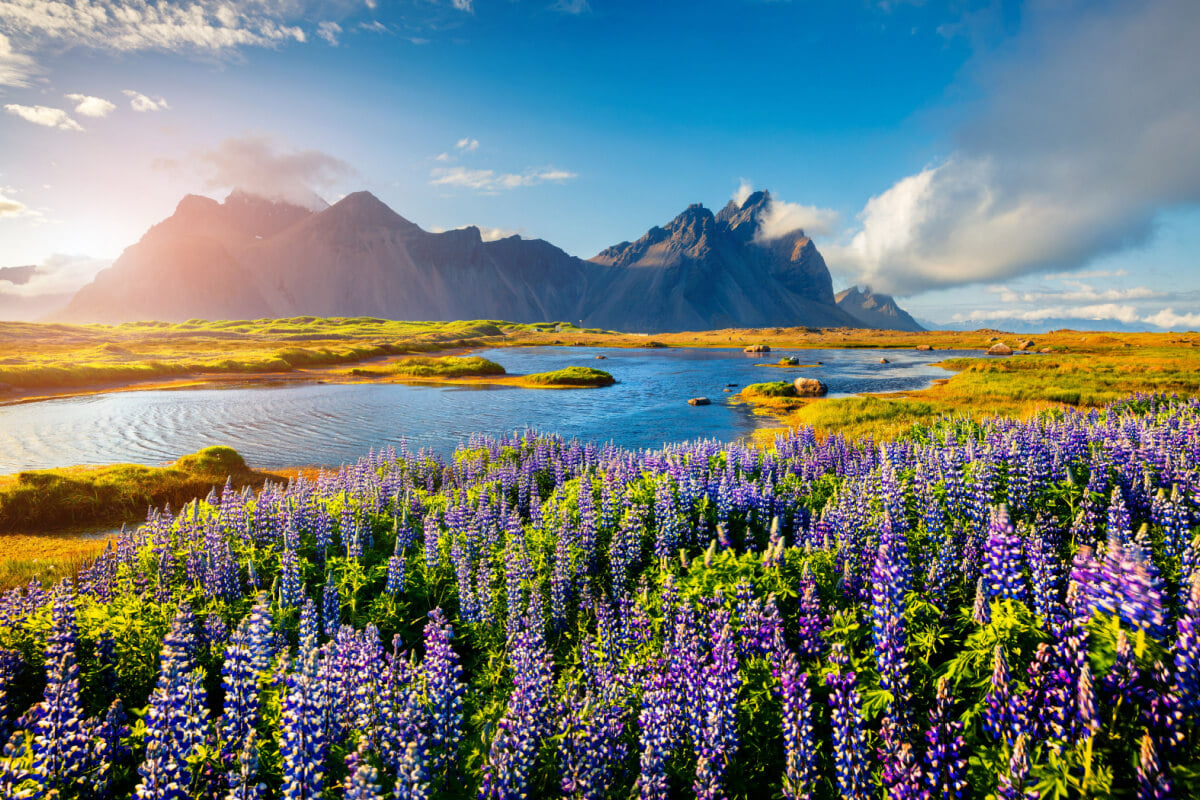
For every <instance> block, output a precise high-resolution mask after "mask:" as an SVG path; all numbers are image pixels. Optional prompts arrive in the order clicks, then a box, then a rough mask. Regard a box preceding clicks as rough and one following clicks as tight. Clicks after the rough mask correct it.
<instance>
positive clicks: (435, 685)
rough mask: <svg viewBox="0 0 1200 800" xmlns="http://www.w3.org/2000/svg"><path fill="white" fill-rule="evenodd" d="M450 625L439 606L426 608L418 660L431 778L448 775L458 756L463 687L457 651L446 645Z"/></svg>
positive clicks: (451, 629) (439, 778) (440, 778)
mask: <svg viewBox="0 0 1200 800" xmlns="http://www.w3.org/2000/svg"><path fill="white" fill-rule="evenodd" d="M453 638H454V629H453V628H451V627H450V623H449V622H447V620H446V617H445V615H444V614H443V613H442V610H441V609H440V608H435V609H434V610H433V611H430V612H429V621H428V622H426V623H425V660H424V661H422V662H421V673H422V679H423V681H424V684H425V696H426V698H427V702H428V703H429V713H428V717H427V718H426V719H427V724H428V726H429V727H428V730H426V731H425V736H426V741H427V742H428V745H427V746H428V748H429V750H428V752H429V763H428V768H429V774H430V777H431V779H432V780H442V779H445V778H446V777H448V776H449V774H450V772H451V771H452V770H453V769H454V768H455V765H456V763H457V760H458V745H459V742H461V741H462V703H463V701H462V698H463V692H464V691H465V687H464V686H463V682H462V667H460V666H459V662H458V654H457V653H455V652H454V648H453V647H451V646H450V640H451V639H453Z"/></svg>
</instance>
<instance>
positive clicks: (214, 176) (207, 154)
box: [155, 134, 355, 207]
mask: <svg viewBox="0 0 1200 800" xmlns="http://www.w3.org/2000/svg"><path fill="white" fill-rule="evenodd" d="M185 164H186V165H189V166H190V167H191V168H192V169H195V170H196V171H198V173H199V177H200V179H201V180H202V181H203V182H204V185H205V187H206V188H208V189H230V188H241V189H243V190H245V191H247V192H250V193H252V194H257V195H260V196H262V197H266V198H268V199H272V200H283V201H286V202H290V203H295V204H297V205H303V206H306V207H321V206H322V204H323V201H321V199H320V197H318V196H317V194H316V193H317V192H318V191H322V190H327V189H329V188H330V187H333V186H334V185H335V184H337V183H338V182H339V181H341V180H343V179H345V178H348V177H350V176H352V175H354V174H355V173H354V168H353V167H351V166H350V165H349V164H347V163H346V162H345V161H342V160H341V159H340V158H337V157H335V156H332V155H330V154H328V153H325V152H322V151H320V150H293V149H288V148H287V147H286V146H285V145H282V144H281V143H279V142H277V141H276V140H275V139H272V138H271V137H269V136H262V135H258V134H248V135H245V136H240V137H233V138H229V139H225V140H224V141H223V142H221V143H220V144H219V145H217V146H216V147H214V148H211V149H208V150H202V151H200V152H198V153H194V154H192V155H191V157H190V158H188V159H186V161H184V162H180V161H175V160H168V159H159V160H158V161H157V162H155V167H157V168H158V169H162V170H165V171H170V172H182V171H184V170H185V169H186V167H185V166H184V165H185Z"/></svg>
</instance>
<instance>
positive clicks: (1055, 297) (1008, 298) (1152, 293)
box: [988, 282, 1167, 303]
mask: <svg viewBox="0 0 1200 800" xmlns="http://www.w3.org/2000/svg"><path fill="white" fill-rule="evenodd" d="M1070 283H1074V285H1075V286H1076V288H1074V289H1067V290H1064V291H1058V292H1018V291H1014V290H1012V289H1010V288H1008V287H1005V286H989V287H988V291H989V292H991V293H993V294H998V295H1000V299H1001V300H1002V301H1003V302H1005V303H1046V302H1050V303H1101V302H1121V301H1129V300H1154V299H1161V298H1163V297H1166V296H1167V293H1166V292H1161V291H1158V290H1156V289H1151V288H1150V287H1148V286H1133V287H1129V288H1126V289H1096V288H1094V287H1092V286H1089V285H1087V284H1086V283H1076V282H1070Z"/></svg>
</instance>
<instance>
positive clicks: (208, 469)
mask: <svg viewBox="0 0 1200 800" xmlns="http://www.w3.org/2000/svg"><path fill="white" fill-rule="evenodd" d="M268 477H269V476H268V475H265V474H263V473H257V472H253V471H252V470H250V468H249V467H247V466H246V462H245V461H243V460H242V457H241V456H240V455H239V454H238V453H237V452H236V451H235V450H233V449H232V448H229V447H207V448H205V449H203V450H201V451H199V452H198V453H194V454H192V455H189V456H184V457H183V458H181V459H179V460H178V461H176V462H175V463H174V464H172V465H171V466H168V467H146V466H141V465H139V464H115V465H112V466H107V467H68V468H65V469H48V470H31V471H27V472H20V473H17V474H16V475H15V476H8V477H5V478H2V479H0V531H14V530H16V531H29V530H32V531H52V530H57V529H60V528H65V527H70V526H79V525H120V524H121V523H122V522H125V521H127V520H130V519H137V518H139V517H140V516H142V515H144V514H145V513H146V510H147V509H148V508H149V507H150V506H157V507H163V506H165V505H166V504H168V503H170V504H171V505H172V506H173V507H175V508H179V507H180V506H182V505H183V504H184V503H186V502H187V501H189V500H192V499H194V498H197V497H204V496H205V495H207V494H208V493H209V491H210V490H212V489H213V487H220V486H221V485H223V484H224V483H225V480H226V479H227V478H230V479H232V480H233V483H234V484H235V485H237V486H239V487H240V486H245V485H247V484H250V485H261V484H262V483H263V482H264V481H265V480H266V479H267V478H268Z"/></svg>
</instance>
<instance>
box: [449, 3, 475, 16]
mask: <svg viewBox="0 0 1200 800" xmlns="http://www.w3.org/2000/svg"><path fill="white" fill-rule="evenodd" d="M450 4H451V5H452V6H454V7H455V8H457V9H458V10H459V11H466V12H467V13H470V14H474V13H475V0H450Z"/></svg>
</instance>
